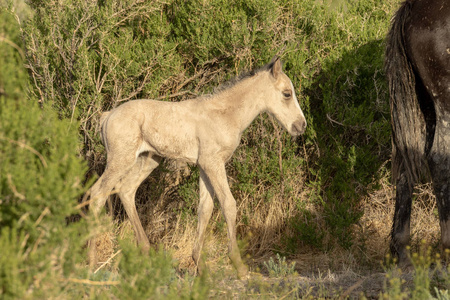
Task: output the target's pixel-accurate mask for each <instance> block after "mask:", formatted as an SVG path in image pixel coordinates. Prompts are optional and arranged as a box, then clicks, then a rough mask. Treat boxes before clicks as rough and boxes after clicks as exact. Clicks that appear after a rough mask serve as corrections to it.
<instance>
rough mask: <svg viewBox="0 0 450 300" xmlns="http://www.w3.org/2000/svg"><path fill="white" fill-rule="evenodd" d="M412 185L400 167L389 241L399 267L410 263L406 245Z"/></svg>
mask: <svg viewBox="0 0 450 300" xmlns="http://www.w3.org/2000/svg"><path fill="white" fill-rule="evenodd" d="M413 185H414V184H413V183H409V182H408V179H407V175H406V170H405V168H404V167H401V169H400V170H399V175H398V178H397V188H396V194H395V212H394V222H393V224H392V231H391V242H390V250H391V253H392V255H393V256H394V257H397V258H398V264H399V265H400V266H401V267H406V266H408V265H409V263H410V261H409V257H408V252H407V250H406V246H407V245H408V243H409V238H410V223H411V222H410V220H411V203H412V199H411V195H412V188H413Z"/></svg>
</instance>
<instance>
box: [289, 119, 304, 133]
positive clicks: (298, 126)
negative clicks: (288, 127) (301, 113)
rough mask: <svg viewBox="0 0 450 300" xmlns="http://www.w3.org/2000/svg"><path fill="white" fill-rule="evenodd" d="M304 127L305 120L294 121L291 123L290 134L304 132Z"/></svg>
mask: <svg viewBox="0 0 450 300" xmlns="http://www.w3.org/2000/svg"><path fill="white" fill-rule="evenodd" d="M305 128H306V121H305V120H301V121H295V122H294V123H293V124H292V135H294V136H297V135H300V134H302V133H304V132H305Z"/></svg>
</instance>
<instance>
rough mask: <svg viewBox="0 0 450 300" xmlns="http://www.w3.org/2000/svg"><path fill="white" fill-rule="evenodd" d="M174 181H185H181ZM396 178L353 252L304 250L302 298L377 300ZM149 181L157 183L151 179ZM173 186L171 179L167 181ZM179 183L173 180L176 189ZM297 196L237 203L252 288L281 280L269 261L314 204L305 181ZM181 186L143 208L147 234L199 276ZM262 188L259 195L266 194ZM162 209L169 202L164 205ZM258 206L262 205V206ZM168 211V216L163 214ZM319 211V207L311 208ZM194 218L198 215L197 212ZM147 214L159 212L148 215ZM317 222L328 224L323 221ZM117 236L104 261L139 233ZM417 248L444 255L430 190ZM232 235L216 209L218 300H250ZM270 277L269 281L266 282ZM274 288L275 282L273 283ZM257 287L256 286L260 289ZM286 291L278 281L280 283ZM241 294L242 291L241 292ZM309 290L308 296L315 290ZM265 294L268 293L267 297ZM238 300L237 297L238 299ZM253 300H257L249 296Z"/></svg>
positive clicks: (108, 240)
mask: <svg viewBox="0 0 450 300" xmlns="http://www.w3.org/2000/svg"><path fill="white" fill-rule="evenodd" d="M299 175H302V173H301V170H299V171H298V173H297V174H286V176H287V177H286V180H287V179H289V176H293V178H300V177H296V176H299ZM173 176H174V177H176V176H179V175H177V174H174V175H173ZM389 178H390V176H389V174H386V176H384V177H383V179H382V180H381V188H380V189H378V190H376V191H374V192H372V193H371V194H369V195H368V196H366V197H365V198H364V199H363V201H362V205H363V210H364V215H363V217H362V218H361V219H360V221H359V223H358V224H357V225H355V226H354V228H353V230H354V237H355V239H354V240H355V243H354V245H353V246H352V247H351V248H350V249H347V250H346V249H342V248H340V247H339V246H338V245H335V246H334V247H332V248H331V249H328V250H318V249H314V248H312V247H309V246H301V245H300V246H299V248H298V249H297V250H298V251H297V253H296V254H295V255H291V256H289V257H288V262H295V263H296V271H297V273H298V275H297V276H296V277H295V279H293V280H294V281H295V282H296V289H297V288H298V284H300V286H304V287H305V289H304V290H302V291H301V293H302V294H303V295H308V293H311V295H316V296H317V295H319V294H321V293H322V295H323V293H324V291H327V292H326V293H328V295H337V294H340V295H342V294H345V295H347V294H351V295H353V296H356V295H359V293H361V292H364V293H365V294H366V295H368V296H369V295H372V296H374V297H376V296H377V295H378V294H379V293H380V291H381V290H382V288H383V283H384V279H385V277H384V269H383V262H384V260H385V257H386V254H387V253H388V249H389V234H390V230H391V224H392V216H393V212H394V191H393V189H392V186H391V184H390V182H389ZM150 180H154V179H151V178H150ZM165 180H166V182H167V181H170V180H172V179H168V178H166V179H165ZM175 182H176V180H174V181H173V183H175ZM298 182H299V184H297V185H296V186H295V187H294V189H293V190H292V192H291V193H290V195H291V196H290V197H287V198H286V197H282V196H281V195H280V194H278V195H274V197H273V199H271V201H262V200H261V199H258V197H251V196H250V195H246V194H244V193H242V194H238V195H235V196H236V198H237V202H238V211H239V217H238V232H239V234H240V236H241V237H243V238H242V241H241V248H242V249H243V250H244V251H245V253H246V254H247V255H246V256H245V257H246V260H247V263H248V264H249V265H250V268H251V270H252V271H254V272H257V273H259V274H262V275H255V276H256V277H255V276H252V278H253V279H252V280H253V281H261V282H264V284H265V285H266V286H268V287H271V286H273V285H274V284H275V283H274V282H275V281H276V280H275V281H274V279H270V278H268V277H267V274H266V270H264V267H263V262H265V261H268V260H269V258H270V257H271V256H273V255H274V253H275V252H276V251H275V250H277V251H278V252H280V249H281V253H283V252H282V249H283V248H282V247H283V239H284V238H285V236H286V235H288V234H290V230H291V229H290V228H289V222H288V220H289V218H291V217H292V216H295V214H296V212H297V210H298V208H297V205H296V201H297V200H296V199H304V201H308V198H307V197H308V194H309V192H310V191H309V190H308V187H306V186H305V185H303V183H302V182H301V181H298ZM174 189H175V190H176V185H175V184H174V185H173V186H172V187H171V188H166V189H165V191H166V192H165V193H162V194H161V196H160V197H159V199H158V200H157V201H156V202H159V204H158V203H156V204H155V205H153V207H152V209H150V206H149V204H146V205H143V206H141V207H139V208H138V210H139V213H140V216H141V220H143V224H144V228H145V230H146V232H147V235H148V236H149V238H150V240H151V241H152V243H154V244H160V245H162V246H163V247H164V248H165V249H167V250H168V251H170V252H171V253H172V255H173V257H174V258H175V259H176V260H177V263H178V269H179V270H180V272H182V273H185V272H188V273H190V274H195V267H194V264H193V261H192V259H191V252H192V248H193V243H194V239H195V233H196V226H197V225H196V224H197V218H196V216H195V214H191V215H186V214H184V215H182V214H178V215H177V214H174V211H176V210H173V209H170V208H176V207H177V205H180V204H176V203H177V202H176V201H173V199H172V200H168V199H165V198H167V197H169V198H170V197H174V195H176V193H174V192H173V190H174ZM263 192H264V187H263V186H261V187H260V190H259V193H261V194H263ZM161 203H169V204H168V205H162V204H161ZM255 203H256V204H255ZM164 207H165V208H166V210H164V209H163V208H164ZM310 208H311V209H313V206H311V207H310ZM194 211H195V209H194ZM144 212H147V213H148V212H152V213H151V214H148V215H145V214H143V213H144ZM249 212H252V216H253V217H252V218H251V219H249V220H248V223H247V224H246V225H244V224H243V222H242V219H241V216H242V215H243V214H245V213H249ZM317 220H318V222H321V220H320V216H319V217H318V219H317ZM115 224H116V226H114V228H115V230H114V232H108V233H105V234H103V235H102V237H101V239H100V241H99V244H98V249H99V250H98V251H99V257H100V261H106V260H108V258H109V257H111V256H113V255H114V254H115V253H116V252H117V250H118V249H117V243H116V238H115V237H116V236H119V237H120V236H125V235H132V234H133V230H132V227H131V224H130V223H129V221H128V220H127V219H125V220H120V218H118V219H117V218H116V220H115ZM411 238H412V239H411V245H412V250H413V251H418V250H419V245H420V244H421V243H422V240H425V241H426V244H428V245H431V246H432V248H433V249H434V250H435V251H439V247H437V245H438V244H439V243H438V241H439V224H438V217H437V214H436V205H435V199H434V196H433V193H432V189H431V185H430V184H425V185H420V186H418V187H417V189H416V193H415V200H414V203H413V213H412V223H411ZM226 253H227V236H226V229H225V226H224V221H223V217H222V215H221V213H220V209H218V207H217V205H216V208H215V210H214V213H213V216H212V218H211V221H210V225H209V226H208V229H207V233H206V241H205V245H204V254H205V256H206V258H207V259H206V260H207V265H208V266H209V268H210V269H211V271H212V273H216V274H222V275H221V276H222V278H221V279H220V280H219V284H218V286H217V289H218V291H216V292H217V293H218V294H217V296H219V297H220V296H221V295H222V296H223V297H225V298H226V297H228V296H230V293H232V294H233V293H236V291H231V290H230V291H228V290H229V286H230V285H232V286H234V287H236V289H237V290H238V291H239V290H240V291H241V292H242V291H244V292H245V293H247V294H248V295H252V293H253V292H251V291H249V289H250V286H251V285H252V281H249V282H247V283H245V284H240V285H239V284H237V283H233V282H235V275H234V272H233V270H232V267H231V264H230V263H229V261H228V258H227V255H226ZM264 274H265V275H264ZM273 281H274V282H273ZM253 283H254V282H253ZM277 284H279V282H278V283H277ZM241 285H242V287H239V286H241ZM308 287H309V289H308ZM261 293H262V292H261ZM231 296H232V295H231ZM249 297H250V296H249Z"/></svg>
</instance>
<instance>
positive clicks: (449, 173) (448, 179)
mask: <svg viewBox="0 0 450 300" xmlns="http://www.w3.org/2000/svg"><path fill="white" fill-rule="evenodd" d="M447 99H450V95H449V97H448V98H447ZM436 113H437V119H436V131H435V135H434V142H433V146H432V147H431V151H430V152H429V153H428V155H427V159H428V165H429V168H430V173H431V177H432V179H433V189H434V193H435V195H436V201H437V206H438V211H439V222H440V226H441V241H442V247H443V249H444V250H445V249H450V220H449V218H450V114H449V113H447V112H445V111H437V112H436Z"/></svg>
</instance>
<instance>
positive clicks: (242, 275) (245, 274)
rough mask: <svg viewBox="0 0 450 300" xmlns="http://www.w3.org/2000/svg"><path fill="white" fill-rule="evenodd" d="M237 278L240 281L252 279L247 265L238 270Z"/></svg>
mask: <svg viewBox="0 0 450 300" xmlns="http://www.w3.org/2000/svg"><path fill="white" fill-rule="evenodd" d="M237 277H238V278H239V279H240V280H246V279H248V278H249V277H250V273H249V271H248V267H247V266H245V265H242V266H241V267H239V268H238V270H237Z"/></svg>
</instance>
